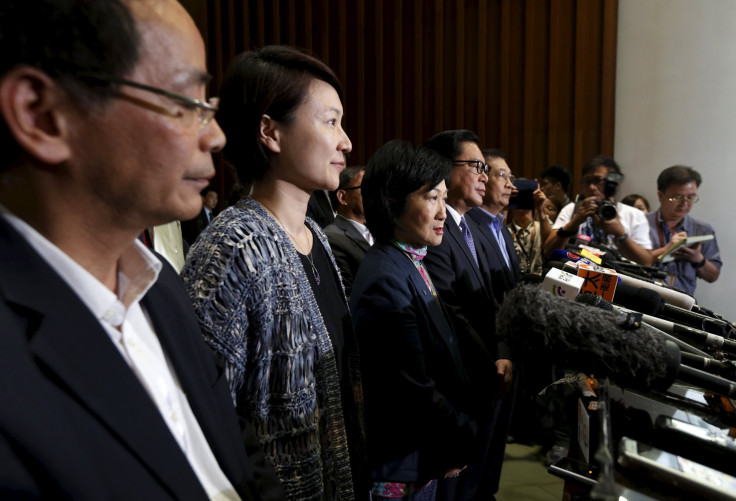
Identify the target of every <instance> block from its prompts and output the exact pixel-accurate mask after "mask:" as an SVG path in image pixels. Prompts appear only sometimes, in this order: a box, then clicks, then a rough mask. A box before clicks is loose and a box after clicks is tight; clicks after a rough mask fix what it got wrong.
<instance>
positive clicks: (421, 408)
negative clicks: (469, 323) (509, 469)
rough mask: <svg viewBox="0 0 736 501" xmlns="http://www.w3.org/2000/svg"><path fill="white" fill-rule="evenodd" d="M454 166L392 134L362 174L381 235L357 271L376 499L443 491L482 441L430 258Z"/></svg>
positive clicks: (357, 318) (426, 497)
mask: <svg viewBox="0 0 736 501" xmlns="http://www.w3.org/2000/svg"><path fill="white" fill-rule="evenodd" d="M451 170H452V165H451V163H450V160H449V159H446V158H444V157H441V156H440V155H439V154H437V153H435V152H434V151H432V150H429V149H427V148H424V147H419V148H417V147H414V146H412V145H410V144H408V143H405V142H402V141H390V142H388V143H386V144H385V145H384V146H382V147H381V148H380V149H379V150H378V151H377V152H376V153H375V155H374V156H373V158H371V160H370V162H369V163H368V166H367V167H366V173H365V176H364V177H363V182H362V191H363V204H364V210H365V215H366V220H367V225H368V228H369V229H370V231H371V234H372V235H373V236H374V238H375V239H376V243H375V244H374V245H373V247H372V248H371V249H370V250H369V251H368V254H367V255H366V257H365V259H364V260H363V262H362V263H361V265H360V268H359V269H358V274H357V276H356V277H355V282H354V284H353V293H352V295H351V297H350V306H351V311H352V312H353V321H354V323H355V328H356V332H357V335H358V339H359V342H360V347H361V353H362V355H363V357H362V365H363V375H364V377H363V381H364V387H365V399H366V433H367V437H368V460H369V466H370V473H371V480H372V484H371V496H372V498H373V499H374V500H379V499H395V500H398V499H403V500H412V501H419V500H421V501H430V500H432V499H434V498H435V493H436V489H437V480H438V479H441V478H444V477H446V476H457V475H458V474H459V473H460V471H461V470H462V469H463V467H464V466H465V465H466V464H467V463H468V460H469V455H470V454H469V451H470V450H471V448H472V444H473V438H474V434H473V431H472V428H471V425H470V419H469V418H468V416H467V414H466V413H465V412H466V411H465V409H466V408H468V407H469V406H470V404H469V402H470V401H471V397H470V391H469V390H468V378H467V375H466V372H465V367H464V365H463V362H462V359H461V355H460V350H459V347H458V340H457V338H456V337H455V332H454V330H453V328H452V325H451V321H450V320H449V319H448V317H447V315H446V313H445V310H444V307H443V305H442V302H441V300H440V298H439V296H438V295H437V291H436V290H435V287H434V285H433V283H432V279H431V278H430V276H429V273H428V272H427V270H426V268H425V267H424V264H423V262H422V260H423V258H424V256H425V254H426V252H427V247H428V246H436V245H438V244H439V243H440V242H441V241H442V238H443V232H444V230H443V228H444V222H445V218H446V212H445V202H444V198H445V196H446V194H447V187H446V184H445V183H446V180H447V178H448V177H449V176H450V172H451ZM474 397H475V398H477V395H474Z"/></svg>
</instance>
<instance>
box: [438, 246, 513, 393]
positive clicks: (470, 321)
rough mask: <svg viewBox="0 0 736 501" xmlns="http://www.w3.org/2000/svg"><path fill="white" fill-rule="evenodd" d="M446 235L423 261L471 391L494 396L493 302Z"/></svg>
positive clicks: (495, 383)
mask: <svg viewBox="0 0 736 501" xmlns="http://www.w3.org/2000/svg"><path fill="white" fill-rule="evenodd" d="M450 238H452V237H451V236H450V235H448V234H447V233H446V234H445V236H444V237H443V239H442V243H441V244H440V245H438V246H437V247H431V248H430V249H429V251H428V253H427V256H426V257H425V258H424V263H425V265H426V266H427V269H428V270H429V273H430V276H431V277H432V282H433V283H434V286H435V288H436V289H437V292H438V293H439V295H440V297H441V298H442V302H443V303H444V305H445V308H446V309H447V311H448V313H449V315H450V317H451V318H452V321H453V325H454V327H455V332H456V334H457V337H458V341H459V343H460V349H461V352H462V356H463V360H465V365H466V368H467V370H468V374H469V376H470V379H471V382H472V384H473V385H474V387H475V388H476V390H475V391H476V392H478V393H477V394H478V395H493V396H495V395H497V393H498V391H499V390H500V387H501V386H500V385H501V382H500V381H499V380H498V378H497V377H496V370H495V362H496V359H497V354H496V351H497V343H496V336H495V325H494V324H495V306H494V305H493V300H492V298H491V297H490V296H489V293H488V291H486V290H485V288H484V286H483V285H482V284H481V283H480V281H479V280H477V279H476V278H474V276H473V274H474V273H475V272H474V271H473V270H472V269H471V268H470V266H475V263H469V262H468V260H467V258H466V256H465V255H464V254H462V252H461V251H460V249H458V248H456V246H454V245H453V243H452V242H450V240H449V239H450ZM482 400H483V399H479V401H482Z"/></svg>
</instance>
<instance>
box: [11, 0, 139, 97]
mask: <svg viewBox="0 0 736 501" xmlns="http://www.w3.org/2000/svg"><path fill="white" fill-rule="evenodd" d="M140 43H141V40H140V33H139V32H138V29H137V26H136V22H135V19H134V17H133V14H132V12H131V11H130V8H129V7H128V5H126V3H125V2H123V1H121V0H6V1H3V2H0V74H5V73H6V72H7V71H9V70H11V69H12V68H14V67H16V66H20V65H28V66H33V67H34V68H38V69H40V70H42V71H43V72H44V73H46V74H47V75H49V76H50V77H51V78H53V79H55V80H57V81H58V82H59V84H60V85H62V86H63V87H64V88H65V90H67V92H69V94H70V95H72V96H73V97H75V98H77V99H80V100H84V99H87V98H88V96H89V95H90V91H92V95H93V96H95V95H96V96H102V97H110V96H112V95H114V90H115V89H116V87H115V86H114V85H113V84H109V83H105V84H104V85H101V82H100V81H96V80H95V81H90V80H88V79H86V78H84V77H82V75H84V74H90V73H93V74H102V75H105V76H110V77H116V78H122V77H124V76H126V75H128V74H130V73H131V72H132V71H133V69H134V68H135V65H136V64H137V63H138V59H139V57H140Z"/></svg>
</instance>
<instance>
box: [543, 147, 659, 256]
mask: <svg viewBox="0 0 736 501" xmlns="http://www.w3.org/2000/svg"><path fill="white" fill-rule="evenodd" d="M622 179H623V174H621V169H620V168H619V166H618V164H617V163H616V162H615V161H614V160H613V159H612V158H609V157H606V156H603V155H599V156H597V157H595V158H593V159H592V160H591V161H589V162H588V163H587V164H585V166H584V167H583V178H582V183H581V184H582V187H583V195H582V200H581V196H579V197H578V200H577V201H576V202H571V203H569V204H568V205H566V206H565V207H564V208H563V209H562V211H560V215H559V216H558V217H557V220H556V221H555V223H554V225H553V226H552V233H551V234H550V235H549V237H548V238H547V241H546V242H545V244H544V254H545V255H546V256H548V255H549V254H550V253H551V252H552V251H553V250H554V249H564V248H565V245H567V242H568V240H569V239H570V238H571V237H577V236H578V235H581V234H582V235H585V236H587V237H590V238H591V241H592V242H593V243H599V244H603V245H606V246H608V247H611V248H614V249H618V251H619V252H620V253H621V255H623V256H624V257H627V258H629V259H631V260H633V261H636V262H637V263H639V264H643V265H650V264H651V263H652V261H653V258H652V254H651V251H650V249H651V248H652V244H651V241H650V239H649V225H648V223H647V220H646V217H645V216H644V214H643V213H642V212H641V211H640V210H637V209H634V208H633V207H630V206H628V205H624V204H621V203H616V202H615V200H614V195H615V194H616V190H617V188H618V184H619V183H620V182H621V180H622Z"/></svg>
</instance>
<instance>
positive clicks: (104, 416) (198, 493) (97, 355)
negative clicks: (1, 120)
mask: <svg viewBox="0 0 736 501" xmlns="http://www.w3.org/2000/svg"><path fill="white" fill-rule="evenodd" d="M39 291H43V294H39ZM0 295H2V296H4V297H5V299H6V301H7V303H8V305H9V306H10V307H11V309H13V310H14V311H16V312H17V313H18V314H19V315H20V316H22V317H24V319H25V321H26V325H27V326H28V327H27V336H28V339H29V342H28V344H29V348H30V351H31V352H32V353H33V355H34V356H35V357H36V358H37V360H38V363H39V365H41V366H43V367H45V370H46V371H47V373H48V374H49V379H50V380H51V382H52V384H56V385H57V386H58V388H59V391H61V392H66V393H69V394H70V395H72V396H73V398H74V399H75V400H76V401H77V402H79V405H81V406H83V407H84V408H86V409H87V410H88V411H89V413H90V414H92V415H94V416H95V417H96V419H98V420H99V421H101V422H103V423H104V425H105V426H106V427H107V428H109V429H110V433H111V434H113V435H114V436H117V437H118V438H119V440H120V442H121V443H122V444H124V446H125V447H127V448H129V449H130V450H131V453H132V454H134V455H136V456H137V457H138V458H139V459H140V461H141V462H142V463H145V464H146V465H147V466H148V468H150V469H151V471H152V472H153V476H155V477H157V478H159V479H160V481H161V482H162V484H164V485H165V486H166V487H167V488H168V489H169V490H170V491H171V492H172V496H173V497H175V498H181V499H201V498H202V496H204V491H203V489H202V487H201V486H200V484H199V482H198V481H197V480H196V476H195V475H194V473H193V471H192V470H191V467H190V466H189V463H188V462H187V460H186V458H185V457H184V455H183V454H182V453H181V450H180V449H179V446H178V444H177V443H176V441H175V440H174V437H173V436H172V435H171V433H170V431H169V429H168V427H167V426H166V424H165V422H164V420H163V418H162V417H161V415H160V414H159V412H158V409H157V408H156V406H155V405H154V404H153V402H152V400H151V399H150V397H149V396H148V394H147V393H146V391H145V390H144V388H143V386H142V385H141V384H140V382H139V381H138V379H137V378H136V377H135V375H134V374H133V372H132V371H131V369H130V368H129V367H128V365H127V363H126V362H125V360H124V359H123V357H122V356H121V354H120V352H119V351H118V350H117V349H116V348H115V346H114V345H113V343H112V341H111V339H110V338H109V336H108V334H107V332H106V331H105V330H104V329H103V328H102V326H100V324H99V321H98V320H97V319H96V318H95V317H94V316H93V315H92V314H91V312H90V311H89V309H88V308H87V307H86V305H84V303H82V301H81V300H80V299H79V298H78V297H77V296H76V295H75V293H74V292H73V291H72V290H71V289H70V288H69V287H68V286H67V285H66V283H65V282H64V281H63V280H62V279H61V278H60V277H59V276H58V275H57V274H56V273H55V272H54V271H53V270H52V269H51V268H50V267H49V266H48V264H47V263H46V262H45V261H44V260H43V259H42V258H41V257H40V256H39V255H38V254H37V253H36V252H35V251H34V250H33V249H32V248H31V247H30V246H29V245H28V244H27V242H26V241H25V240H24V239H23V238H22V237H21V236H20V235H19V234H18V233H17V232H16V231H15V230H14V229H12V228H11V227H10V226H9V225H8V223H7V222H5V221H4V220H2V218H0Z"/></svg>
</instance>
